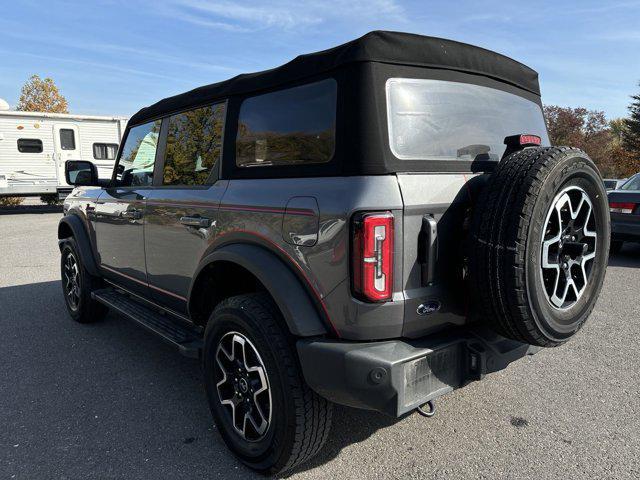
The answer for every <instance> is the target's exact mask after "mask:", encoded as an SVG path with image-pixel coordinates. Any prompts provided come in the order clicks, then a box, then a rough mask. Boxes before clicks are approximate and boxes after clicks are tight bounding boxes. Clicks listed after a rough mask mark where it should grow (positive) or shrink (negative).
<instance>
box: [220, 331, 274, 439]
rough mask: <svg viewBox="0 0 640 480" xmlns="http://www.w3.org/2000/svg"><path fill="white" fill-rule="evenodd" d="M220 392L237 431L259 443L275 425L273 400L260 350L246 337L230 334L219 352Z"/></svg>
mask: <svg viewBox="0 0 640 480" xmlns="http://www.w3.org/2000/svg"><path fill="white" fill-rule="evenodd" d="M215 358H216V365H217V372H216V379H217V380H218V381H217V383H216V388H217V390H218V398H219V400H220V403H221V404H222V405H223V407H225V409H226V411H227V413H228V415H229V417H228V419H229V420H230V422H231V424H232V425H233V428H234V430H235V431H236V433H237V434H238V435H240V437H242V438H243V439H244V440H247V441H250V442H255V441H259V440H261V439H262V438H264V436H265V435H266V433H267V431H268V429H269V425H270V423H271V413H272V400H271V389H270V388H269V379H268V377H267V371H266V368H265V366H264V363H263V362H262V359H261V358H260V354H259V353H258V351H257V349H256V347H255V346H254V345H253V343H251V341H250V340H249V339H248V338H247V337H246V336H245V335H243V334H242V333H239V332H229V333H227V334H225V335H224V336H223V337H222V338H221V339H220V341H219V342H218V347H217V349H216V357H215Z"/></svg>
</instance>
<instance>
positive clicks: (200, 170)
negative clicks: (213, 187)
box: [162, 103, 225, 185]
mask: <svg viewBox="0 0 640 480" xmlns="http://www.w3.org/2000/svg"><path fill="white" fill-rule="evenodd" d="M224 116H225V104H223V103H218V104H216V105H210V106H207V107H202V108H196V109H195V110H190V111H188V112H183V113H179V114H177V115H173V116H171V117H169V119H168V120H167V121H168V122H169V127H168V129H167V148H166V154H165V162H164V171H163V173H162V183H163V185H204V184H206V183H207V180H208V179H209V176H210V174H211V170H212V169H213V168H214V166H215V165H216V163H217V162H218V161H219V160H220V155H221V153H222V128H223V126H224Z"/></svg>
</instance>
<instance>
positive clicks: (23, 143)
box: [18, 138, 42, 153]
mask: <svg viewBox="0 0 640 480" xmlns="http://www.w3.org/2000/svg"><path fill="white" fill-rule="evenodd" d="M18 151H19V152H20V153H42V140H40V139H39V138H19V139H18Z"/></svg>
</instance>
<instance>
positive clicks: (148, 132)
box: [116, 120, 162, 186]
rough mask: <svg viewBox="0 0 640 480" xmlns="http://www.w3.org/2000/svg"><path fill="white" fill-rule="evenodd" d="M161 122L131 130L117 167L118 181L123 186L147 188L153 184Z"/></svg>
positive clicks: (146, 124) (157, 121)
mask: <svg viewBox="0 0 640 480" xmlns="http://www.w3.org/2000/svg"><path fill="white" fill-rule="evenodd" d="M161 124H162V121H161V120H156V121H155V122H150V123H145V124H144V125H138V126H137V127H133V128H132V129H131V130H129V133H128V134H127V140H126V142H125V144H124V147H123V148H122V155H121V157H120V161H119V162H118V165H117V166H116V180H117V181H118V184H119V185H121V186H139V185H142V186H146V185H151V184H152V183H153V165H154V164H155V160H156V149H157V148H158V137H159V135H160V125H161Z"/></svg>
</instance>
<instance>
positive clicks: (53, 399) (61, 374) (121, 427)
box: [0, 281, 395, 479]
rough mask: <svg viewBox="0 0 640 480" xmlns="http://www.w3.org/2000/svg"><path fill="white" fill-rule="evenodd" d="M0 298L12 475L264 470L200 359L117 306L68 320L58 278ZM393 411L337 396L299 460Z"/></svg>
mask: <svg viewBox="0 0 640 480" xmlns="http://www.w3.org/2000/svg"><path fill="white" fill-rule="evenodd" d="M0 305H1V306H2V308H0V351H2V352H3V357H4V360H3V362H1V363H0V379H2V381H1V382H0V390H3V393H2V395H1V396H0V425H3V428H2V429H0V445H11V446H13V445H17V446H16V447H13V448H10V449H8V455H7V456H6V457H7V458H6V459H4V460H3V463H5V462H6V463H5V465H6V466H7V468H8V470H7V472H8V473H9V474H10V475H9V477H10V476H11V475H16V478H57V477H60V478H85V479H91V478H96V479H103V478H121V477H122V478H189V479H193V478H209V477H215V478H225V479H227V478H228V479H232V478H263V477H261V476H259V475H256V474H255V473H254V472H252V471H250V470H249V469H247V468H245V467H244V466H243V465H242V464H241V463H240V462H238V461H237V460H236V459H235V458H234V457H233V456H232V455H231V454H230V453H229V452H228V450H227V449H226V447H225V445H224V443H223V442H222V439H221V437H220V436H219V434H218V432H217V431H216V429H215V427H214V425H213V422H212V419H211V415H210V412H209V408H208V404H207V399H206V396H205V393H204V387H203V378H202V372H201V369H200V364H199V362H198V361H197V360H193V359H189V358H185V357H182V356H181V355H180V354H179V353H178V352H177V351H176V350H175V349H174V348H172V347H171V346H169V345H167V344H165V343H163V342H162V341H161V340H160V339H158V338H156V337H155V336H153V335H151V334H149V333H148V332H146V331H145V330H143V329H142V328H140V327H138V326H137V325H135V324H133V323H132V322H130V321H128V320H127V319H125V318H123V317H121V316H119V315H117V314H109V315H108V316H107V317H106V318H105V319H104V320H103V321H101V322H97V323H93V324H84V325H81V324H78V323H75V322H73V321H71V320H70V318H69V317H68V315H67V312H66V309H65V305H64V302H63V298H62V290H61V287H60V283H59V282H58V281H52V282H43V283H33V284H29V285H20V286H9V287H4V288H0ZM394 422H395V420H394V419H391V418H387V417H385V416H382V415H380V414H375V413H371V412H363V411H358V410H353V409H349V408H344V407H336V410H335V413H334V423H333V429H332V432H331V434H330V436H329V441H328V442H327V444H326V446H325V447H324V449H323V450H322V451H321V452H320V454H319V455H318V456H317V457H316V458H314V459H312V460H311V461H310V462H308V463H307V464H305V465H303V466H301V467H300V468H299V469H298V470H296V472H301V471H305V470H308V469H311V468H315V467H317V466H320V465H322V464H324V463H326V462H329V461H331V460H332V459H333V458H334V457H335V456H336V455H338V453H339V452H340V451H341V450H342V449H343V448H344V447H346V446H348V445H351V444H353V443H357V442H360V441H362V440H364V439H366V438H368V437H369V436H370V435H372V434H373V433H374V432H376V431H377V430H379V429H381V428H385V427H387V426H390V425H392V424H393V423H394ZM5 451H7V450H5ZM3 456H4V455H3ZM290 475H291V473H289V474H288V475H287V476H290Z"/></svg>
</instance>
